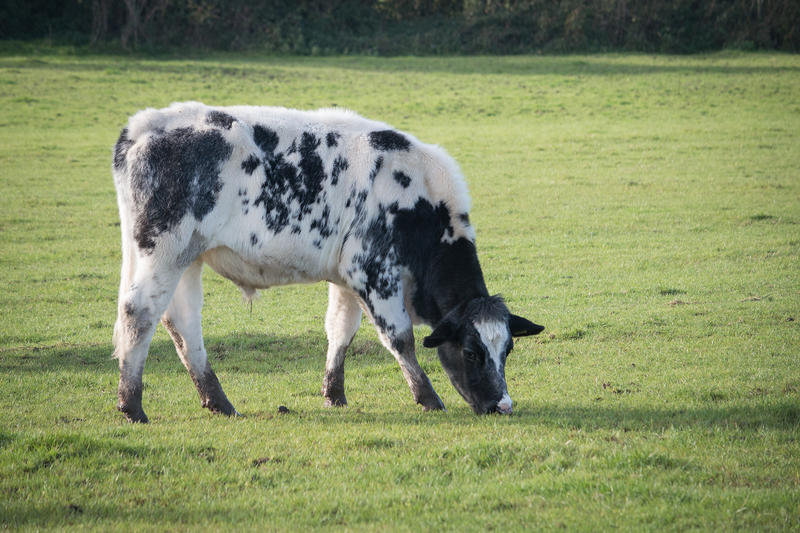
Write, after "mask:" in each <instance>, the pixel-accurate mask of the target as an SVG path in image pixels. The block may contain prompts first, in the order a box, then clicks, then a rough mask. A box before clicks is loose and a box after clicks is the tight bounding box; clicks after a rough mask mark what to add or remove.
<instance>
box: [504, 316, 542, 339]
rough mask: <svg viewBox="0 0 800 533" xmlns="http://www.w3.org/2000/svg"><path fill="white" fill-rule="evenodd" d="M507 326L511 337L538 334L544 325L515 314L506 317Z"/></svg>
mask: <svg viewBox="0 0 800 533" xmlns="http://www.w3.org/2000/svg"><path fill="white" fill-rule="evenodd" d="M508 328H509V329H510V330H511V336H512V337H527V336H528V335H538V334H539V333H541V332H542V331H544V326H540V325H539V324H534V323H533V322H531V321H530V320H528V319H527V318H522V317H521V316H517V315H513V314H512V315H510V316H509V317H508Z"/></svg>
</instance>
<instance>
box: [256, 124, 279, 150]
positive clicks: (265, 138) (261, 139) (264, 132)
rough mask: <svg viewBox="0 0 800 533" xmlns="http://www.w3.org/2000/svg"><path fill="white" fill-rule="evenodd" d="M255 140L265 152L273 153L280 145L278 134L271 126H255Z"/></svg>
mask: <svg viewBox="0 0 800 533" xmlns="http://www.w3.org/2000/svg"><path fill="white" fill-rule="evenodd" d="M253 141H255V143H256V145H257V146H258V147H259V148H261V150H262V151H263V152H264V153H265V154H271V153H272V152H274V151H275V148H277V147H278V134H277V133H275V132H274V131H273V130H271V129H269V128H266V127H264V126H261V125H259V124H256V125H255V126H253Z"/></svg>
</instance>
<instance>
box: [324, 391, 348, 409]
mask: <svg viewBox="0 0 800 533" xmlns="http://www.w3.org/2000/svg"><path fill="white" fill-rule="evenodd" d="M325 407H347V398H345V397H344V394H342V395H341V396H326V397H325Z"/></svg>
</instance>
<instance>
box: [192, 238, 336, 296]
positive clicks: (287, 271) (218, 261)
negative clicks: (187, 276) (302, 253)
mask: <svg viewBox="0 0 800 533" xmlns="http://www.w3.org/2000/svg"><path fill="white" fill-rule="evenodd" d="M202 258H203V261H205V262H206V263H208V265H209V266H210V267H211V268H213V269H214V270H215V271H216V272H217V273H218V274H220V275H221V276H224V277H226V278H228V279H229V280H231V281H233V282H234V283H235V284H236V285H238V286H239V287H241V288H242V289H243V290H244V291H245V292H246V293H252V292H253V291H255V290H256V289H266V288H268V287H273V286H275V285H289V284H292V283H312V282H315V281H320V280H322V279H324V276H323V275H322V274H321V273H320V272H318V271H315V270H306V269H304V268H303V267H302V266H301V265H300V264H298V263H296V262H293V261H285V260H284V261H281V260H279V259H275V258H269V257H264V258H259V259H257V260H254V259H250V258H247V259H245V258H244V257H242V256H241V255H240V254H238V253H237V252H235V251H234V250H231V249H230V248H228V247H227V246H220V247H217V248H214V249H212V250H208V251H207V252H205V253H203V256H202Z"/></svg>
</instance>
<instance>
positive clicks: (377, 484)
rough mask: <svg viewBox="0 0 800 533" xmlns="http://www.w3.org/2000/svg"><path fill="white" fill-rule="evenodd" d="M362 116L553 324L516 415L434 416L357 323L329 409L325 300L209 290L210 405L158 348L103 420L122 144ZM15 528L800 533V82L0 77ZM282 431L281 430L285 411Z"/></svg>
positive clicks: (624, 63)
mask: <svg viewBox="0 0 800 533" xmlns="http://www.w3.org/2000/svg"><path fill="white" fill-rule="evenodd" d="M190 99H191V100H201V101H204V102H206V103H208V104H234V103H249V104H264V105H269V104H273V105H284V106H288V107H300V108H316V107H323V106H333V105H337V106H343V107H349V108H352V109H354V110H357V111H359V112H360V113H362V114H364V115H367V116H370V117H373V118H379V119H381V120H384V121H387V122H389V123H390V124H393V125H394V126H395V127H398V128H400V129H404V130H407V131H410V132H413V133H414V134H416V135H417V136H418V137H419V138H420V139H422V140H424V141H428V142H434V143H438V144H441V145H443V146H444V147H445V148H447V149H448V151H449V152H450V153H451V154H452V155H453V156H454V157H455V158H456V159H457V160H458V161H459V162H460V163H461V165H462V167H463V170H464V173H465V175H466V176H467V179H468V182H469V186H470V190H471V193H472V197H473V205H474V209H473V213H472V215H471V219H472V220H473V222H474V224H475V226H476V228H477V233H478V250H479V254H480V257H481V261H482V265H483V269H484V273H485V276H486V279H487V283H488V285H489V288H490V290H491V291H492V292H499V293H502V294H503V295H504V296H505V298H506V300H507V301H508V303H509V306H510V307H511V308H512V310H513V311H515V312H517V313H519V314H522V315H524V316H527V317H528V318H530V319H532V320H534V321H535V322H538V323H541V324H544V325H545V326H546V327H547V330H546V331H545V332H544V333H543V334H542V335H540V336H539V337H537V338H528V339H522V340H519V341H518V342H517V343H516V349H515V351H514V352H513V354H512V355H511V356H510V359H509V363H508V370H507V378H508V386H509V392H510V394H511V396H512V398H513V399H514V406H515V412H514V415H512V416H510V417H500V416H485V417H477V416H475V415H473V414H472V412H471V411H470V410H469V408H468V407H467V405H466V404H465V403H464V402H463V401H462V400H461V398H460V397H459V396H458V394H457V393H456V392H455V390H454V389H453V388H452V387H451V386H450V384H449V382H448V380H447V377H446V376H445V374H444V372H443V371H442V370H441V367H440V366H439V363H438V360H437V358H436V355H435V352H434V351H432V350H427V349H424V348H422V346H421V344H420V342H421V341H420V340H419V339H420V338H421V336H422V335H423V334H425V333H426V332H427V331H429V330H428V329H427V328H420V329H419V331H418V334H417V338H418V356H419V358H420V362H421V365H422V366H423V368H425V370H426V371H427V372H428V373H429V375H430V377H431V380H432V382H433V384H434V386H435V387H436V389H437V391H438V392H439V394H440V396H441V397H442V399H443V400H444V402H445V404H446V405H447V407H448V409H449V410H448V412H446V413H423V412H421V410H420V409H419V407H418V406H416V405H415V404H414V402H413V399H412V397H411V394H410V392H409V390H408V388H407V386H406V384H405V382H404V380H403V377H402V375H401V373H400V370H399V368H398V366H397V364H396V363H395V362H394V360H393V358H392V357H391V355H390V354H389V353H388V352H387V351H386V350H384V349H383V348H382V347H381V346H380V344H379V342H378V341H377V336H376V334H375V332H374V329H373V328H372V326H371V325H370V324H368V323H366V322H365V323H364V324H363V326H362V328H361V331H360V332H359V334H358V336H357V337H356V340H355V342H354V344H353V347H352V348H351V352H350V355H349V356H348V360H347V363H346V368H347V397H348V400H349V402H350V406H349V407H348V408H346V409H325V408H323V407H322V397H321V395H320V392H319V391H320V385H321V380H322V374H323V369H324V362H325V361H324V360H325V357H324V352H325V335H324V330H323V324H322V322H323V317H324V313H325V305H326V287H325V286H324V284H317V285H308V286H293V287H284V288H276V289H272V290H269V291H266V292H264V293H263V295H262V297H261V299H260V300H258V301H256V302H255V304H254V305H253V307H252V310H251V309H250V308H249V307H247V306H246V305H244V304H243V302H242V299H241V296H240V293H239V291H238V290H237V289H236V288H235V287H234V286H233V285H232V284H230V283H229V282H227V281H225V280H223V279H222V278H220V277H219V276H217V275H216V274H214V273H213V272H211V271H208V270H207V271H206V273H205V275H204V280H205V294H206V305H205V312H204V323H203V326H204V330H205V339H206V346H207V348H208V351H209V356H210V358H211V360H212V364H213V366H214V368H215V370H216V372H217V374H218V376H219V378H220V381H221V382H222V384H223V386H224V388H225V391H226V392H227V394H228V397H229V398H230V399H231V401H232V402H233V403H234V405H235V406H236V407H237V409H238V410H239V411H240V412H241V413H242V414H244V415H245V416H244V417H243V418H240V419H228V418H224V417H220V416H213V415H211V414H210V413H208V412H207V411H206V410H203V409H201V408H200V405H199V400H198V397H197V393H196V392H195V390H194V386H193V385H192V383H191V380H190V378H189V377H188V374H187V373H186V371H185V370H184V369H183V367H182V365H181V364H180V362H179V360H178V357H177V356H176V354H175V350H174V347H173V346H172V343H171V342H170V341H169V338H168V336H167V334H166V332H165V331H164V330H163V329H162V328H159V330H158V331H157V333H156V337H155V339H154V341H153V345H152V348H151V351H150V357H149V359H148V363H147V366H146V369H145V378H144V380H145V387H146V388H145V391H144V408H145V410H146V411H147V413H148V415H149V417H150V420H151V424H149V425H129V424H127V423H126V422H125V421H124V417H123V416H122V415H121V414H120V413H118V412H116V410H115V409H114V406H115V403H116V384H117V379H118V371H117V368H116V362H115V361H113V360H112V359H111V358H110V355H111V351H112V347H111V329H112V325H113V322H114V318H115V316H114V314H115V308H116V302H115V297H116V291H117V284H118V276H119V263H120V249H119V239H120V237H119V226H118V218H117V211H116V209H117V208H116V201H115V195H114V190H113V185H112V180H111V175H110V162H111V146H112V144H113V143H114V142H115V140H116V138H117V135H118V133H119V130H120V128H121V126H122V125H123V124H124V123H125V121H126V120H127V117H128V116H129V115H130V114H132V113H134V112H135V111H137V110H138V109H141V108H144V107H147V106H151V107H160V106H165V105H168V104H169V103H171V102H173V101H180V100H190ZM0 110H2V111H0V185H1V187H2V188H1V189H0V287H2V291H0V529H6V528H8V529H18V528H19V529H74V528H82V529H87V530H96V531H104V532H105V531H113V530H117V531H133V530H162V529H167V530H175V531H181V530H186V531H196V530H200V529H205V530H228V531H231V530H258V531H263V530H278V531H280V530H286V531H289V530H307V529H317V528H318V529H329V530H355V531H359V530H389V529H392V530H399V531H411V530H414V531H419V530H430V531H436V530H454V531H487V530H496V531H522V530H537V529H540V530H553V529H556V528H561V527H564V528H567V529H569V530H586V531H600V530H605V531H608V530H611V529H614V530H617V529H619V530H627V531H640V530H654V531H670V530H680V531H684V530H691V529H694V530H706V531H715V530H744V531H753V530H795V531H797V530H798V529H800V503H799V502H800V57H798V56H790V55H769V54H739V53H720V54H715V55H710V56H689V57H665V56H660V57H651V56H644V55H594V56H563V57H476V58H469V57H459V58H423V59H418V58H392V59H385V58H354V57H347V58H272V57H267V58H262V57H256V56H245V57H241V56H234V55H226V56H214V57H212V58H206V59H195V60H174V59H138V58H131V57H115V56H91V55H88V56H86V55H84V56H75V55H69V54H60V53H59V51H58V50H50V51H48V52H44V53H41V52H40V53H35V54H29V55H24V54H15V53H14V50H13V48H9V47H6V48H4V55H0ZM280 405H285V406H286V407H288V408H289V410H290V412H289V413H288V414H278V412H277V408H278V406H280Z"/></svg>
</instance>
